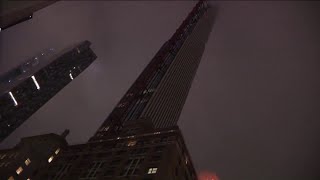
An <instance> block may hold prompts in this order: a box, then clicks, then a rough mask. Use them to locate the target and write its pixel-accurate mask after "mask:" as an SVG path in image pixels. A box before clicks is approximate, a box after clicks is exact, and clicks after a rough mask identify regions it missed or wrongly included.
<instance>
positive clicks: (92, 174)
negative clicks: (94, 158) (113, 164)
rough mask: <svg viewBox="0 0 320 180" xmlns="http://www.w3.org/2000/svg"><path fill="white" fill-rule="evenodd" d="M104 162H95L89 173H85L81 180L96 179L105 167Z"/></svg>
mask: <svg viewBox="0 0 320 180" xmlns="http://www.w3.org/2000/svg"><path fill="white" fill-rule="evenodd" d="M104 164H105V162H104V161H99V162H93V163H92V164H91V165H90V169H88V171H86V172H84V173H83V174H82V176H81V178H95V177H96V176H97V173H98V172H99V170H100V169H101V168H102V167H103V166H104Z"/></svg>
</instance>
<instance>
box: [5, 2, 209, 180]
mask: <svg viewBox="0 0 320 180" xmlns="http://www.w3.org/2000/svg"><path fill="white" fill-rule="evenodd" d="M213 18H214V10H213V8H212V7H210V6H209V5H208V4H207V2H204V1H200V2H198V3H197V4H196V6H195V7H194V8H193V10H192V11H191V12H190V13H189V15H188V17H187V18H186V19H185V20H184V21H183V23H182V25H181V26H180V27H179V28H178V30H177V31H176V32H175V34H174V35H173V36H172V37H171V38H170V40H168V41H167V42H165V43H164V45H163V46H162V48H161V49H160V50H159V52H158V53H157V54H156V55H155V57H154V58H153V59H152V61H151V62H150V63H149V64H148V66H147V67H146V68H145V70H144V71H143V72H142V74H141V75H140V76H139V77H138V79H137V80H136V81H135V82H134V84H133V85H132V86H131V87H130V89H129V90H128V92H127V93H126V94H125V95H124V97H123V98H122V99H121V100H120V102H119V104H118V105H117V106H116V108H115V109H114V110H113V111H112V113H111V114H110V115H109V117H108V118H107V119H106V120H105V121H104V122H103V124H102V126H101V127H100V128H99V129H98V130H97V132H96V133H95V134H94V136H93V137H92V138H90V140H89V141H88V142H87V143H85V144H78V145H70V146H65V145H61V147H55V148H59V154H57V153H55V151H54V149H52V150H51V151H50V152H51V153H49V154H47V158H48V162H47V166H45V165H43V166H41V167H39V168H38V170H37V171H34V172H31V175H30V176H28V177H30V179H32V180H42V179H48V180H58V179H59V180H78V179H80V180H91V179H95V180H115V179H117V180H127V179H130V180H169V179H179V180H180V179H187V180H196V179H197V174H196V171H195V169H194V166H193V163H192V161H191V157H190V154H189V152H188V150H187V147H186V145H185V143H184V140H183V136H182V134H181V131H180V130H179V128H178V126H177V121H178V118H179V115H180V113H181V109H182V107H183V105H184V103H185V100H186V97H187V94H188V91H189V88H190V86H191V82H192V79H193V77H194V75H195V73H196V69H197V67H198V65H199V62H200V59H201V55H202V53H203V51H204V47H205V43H206V41H207V39H208V36H209V33H210V31H211V28H212V24H213ZM30 161H31V162H32V159H30ZM0 163H1V159H0ZM20 167H21V168H23V169H26V170H27V169H28V167H27V166H26V165H24V164H23V163H22V162H20V164H16V169H14V170H15V171H14V170H11V173H9V174H8V175H7V176H8V178H9V180H15V179H19V178H20V177H22V174H21V169H20ZM17 171H18V172H19V174H18V173H17ZM22 173H23V172H22ZM10 178H11V179H10Z"/></svg>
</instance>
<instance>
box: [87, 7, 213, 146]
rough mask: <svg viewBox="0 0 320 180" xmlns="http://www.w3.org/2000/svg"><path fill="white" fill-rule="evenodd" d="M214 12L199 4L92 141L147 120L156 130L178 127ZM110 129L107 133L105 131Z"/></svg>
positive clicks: (158, 53)
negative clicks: (127, 125) (128, 124)
mask: <svg viewBox="0 0 320 180" xmlns="http://www.w3.org/2000/svg"><path fill="white" fill-rule="evenodd" d="M213 16H214V11H213V9H212V8H210V7H208V6H207V4H206V2H202V1H200V2H199V3H198V4H197V5H196V6H195V7H194V9H193V10H192V11H191V12H190V13H189V15H188V17H187V18H186V19H185V20H184V21H183V23H182V24H181V26H180V27H179V28H178V29H177V30H176V32H175V33H174V34H173V36H172V37H171V38H170V39H169V40H168V41H166V42H165V43H164V44H163V46H162V47H161V48H160V50H159V51H158V52H157V54H156V55H155V56H154V58H153V59H152V60H151V62H150V63H149V64H148V66H147V67H146V68H145V69H144V71H143V72H142V73H141V74H140V76H139V77H138V79H137V80H136V81H135V82H134V84H133V85H132V86H131V87H130V89H129V90H128V91H127V93H126V94H125V95H124V96H123V98H122V99H121V100H120V102H119V104H118V105H117V106H116V107H115V108H114V110H113V111H112V112H111V114H110V115H109V117H108V118H107V119H106V120H105V121H104V123H103V124H102V126H101V127H100V128H99V130H98V131H97V132H96V134H95V135H94V136H93V137H92V138H91V140H90V141H96V140H100V139H103V138H104V136H107V135H110V134H111V135H112V134H113V135H114V134H116V133H119V131H121V128H122V127H123V126H124V125H125V124H126V123H128V122H132V121H136V120H140V119H145V120H147V121H150V122H151V123H152V125H153V127H154V128H166V127H172V126H175V125H177V122H178V119H179V116H180V113H181V110H182V108H183V105H184V103H185V100H186V97H187V95H188V92H189V89H190V86H191V83H192V80H193V77H194V75H195V73H196V70H197V67H198V65H199V63H200V59H201V56H202V54H203V51H204V49H205V44H206V42H207V40H208V36H209V33H210V31H211V27H212V24H213V18H214V17H213ZM106 129H108V131H106Z"/></svg>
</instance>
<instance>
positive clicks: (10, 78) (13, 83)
mask: <svg viewBox="0 0 320 180" xmlns="http://www.w3.org/2000/svg"><path fill="white" fill-rule="evenodd" d="M90 45H91V43H90V42H89V41H83V42H81V43H78V44H76V45H73V46H71V47H69V48H66V49H64V50H63V51H61V52H59V53H55V52H53V51H54V50H53V49H48V50H46V51H43V52H41V53H40V54H38V55H37V56H35V57H33V58H31V59H29V60H28V61H26V62H25V63H23V64H22V65H20V66H19V67H17V68H15V69H13V70H11V71H9V72H7V73H5V74H4V75H3V76H1V77H0V102H1V104H0V142H1V141H2V140H3V139H4V138H6V137H7V136H8V135H9V134H10V133H12V132H13V131H14V130H15V129H16V128H17V127H19V126H20V125H21V124H22V123H23V122H24V121H26V120H27V119H28V118H29V117H30V116H31V115H32V114H33V113H35V112H36V111H37V110H38V109H39V108H41V107H42V106H43V105H44V104H45V103H46V102H47V101H49V100H50V99H51V98H52V97H53V96H54V95H56V94H57V93H58V92H59V91H60V90H61V89H62V88H63V87H65V86H66V85H67V84H69V83H70V82H71V81H72V80H73V79H74V78H76V77H77V76H78V75H79V74H80V73H81V72H82V71H84V70H85V69H86V68H87V67H88V66H89V65H90V64H91V63H92V62H93V61H94V60H95V59H96V55H95V54H94V53H93V51H92V50H91V49H90Z"/></svg>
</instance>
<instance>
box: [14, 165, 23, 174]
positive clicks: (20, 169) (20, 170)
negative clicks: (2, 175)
mask: <svg viewBox="0 0 320 180" xmlns="http://www.w3.org/2000/svg"><path fill="white" fill-rule="evenodd" d="M22 171H23V168H22V167H21V166H20V167H19V168H18V169H17V170H16V173H17V174H20V173H21V172H22Z"/></svg>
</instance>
